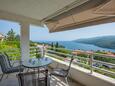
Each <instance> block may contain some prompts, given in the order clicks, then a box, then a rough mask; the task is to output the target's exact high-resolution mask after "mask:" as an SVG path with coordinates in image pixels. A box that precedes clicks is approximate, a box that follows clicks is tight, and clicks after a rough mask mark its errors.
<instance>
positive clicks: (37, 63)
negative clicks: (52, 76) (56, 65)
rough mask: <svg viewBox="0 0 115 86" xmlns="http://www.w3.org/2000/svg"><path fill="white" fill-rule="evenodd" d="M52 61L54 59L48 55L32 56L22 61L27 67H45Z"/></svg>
mask: <svg viewBox="0 0 115 86" xmlns="http://www.w3.org/2000/svg"><path fill="white" fill-rule="evenodd" d="M51 63H52V60H51V59H50V58H47V57H41V58H30V59H27V60H25V61H23V62H22V65H23V66H24V67H26V68H39V67H45V66H48V65H49V64H51Z"/></svg>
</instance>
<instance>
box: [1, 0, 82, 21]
mask: <svg viewBox="0 0 115 86" xmlns="http://www.w3.org/2000/svg"><path fill="white" fill-rule="evenodd" d="M74 1H78V2H80V1H83V0H0V10H3V11H6V12H10V13H14V14H17V15H22V16H26V17H30V18H33V19H38V20H42V19H43V18H45V17H47V16H49V15H51V14H53V13H55V12H56V11H57V10H59V9H62V8H63V7H65V6H67V5H69V4H70V3H73V2H74Z"/></svg>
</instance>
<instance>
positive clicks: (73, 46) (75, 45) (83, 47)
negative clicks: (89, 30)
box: [39, 41, 115, 52]
mask: <svg viewBox="0 0 115 86" xmlns="http://www.w3.org/2000/svg"><path fill="white" fill-rule="evenodd" d="M39 42H41V43H49V44H51V43H52V42H53V43H56V42H58V43H59V45H62V46H64V47H65V48H66V49H70V50H78V49H80V50H85V51H87V50H93V51H97V50H101V51H102V50H104V51H111V52H115V49H108V48H102V47H98V46H95V45H91V44H84V43H77V42H74V41H39Z"/></svg>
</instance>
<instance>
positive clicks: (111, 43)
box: [74, 36, 115, 49]
mask: <svg viewBox="0 0 115 86" xmlns="http://www.w3.org/2000/svg"><path fill="white" fill-rule="evenodd" d="M74 41H75V42H79V43H85V44H93V45H96V46H99V47H103V48H110V49H115V36H103V37H94V38H87V39H78V40H74Z"/></svg>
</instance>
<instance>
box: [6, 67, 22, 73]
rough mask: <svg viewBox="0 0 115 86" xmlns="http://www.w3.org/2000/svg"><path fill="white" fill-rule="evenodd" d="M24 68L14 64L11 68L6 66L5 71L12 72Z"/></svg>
mask: <svg viewBox="0 0 115 86" xmlns="http://www.w3.org/2000/svg"><path fill="white" fill-rule="evenodd" d="M23 70H24V68H23V67H20V66H16V67H12V68H7V69H6V71H5V73H13V72H19V71H20V72H22V71H23Z"/></svg>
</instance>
